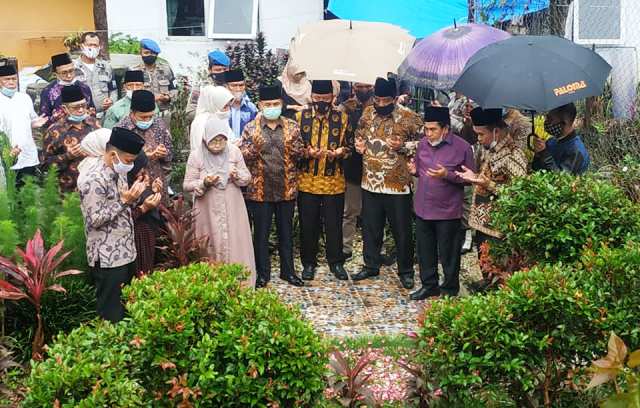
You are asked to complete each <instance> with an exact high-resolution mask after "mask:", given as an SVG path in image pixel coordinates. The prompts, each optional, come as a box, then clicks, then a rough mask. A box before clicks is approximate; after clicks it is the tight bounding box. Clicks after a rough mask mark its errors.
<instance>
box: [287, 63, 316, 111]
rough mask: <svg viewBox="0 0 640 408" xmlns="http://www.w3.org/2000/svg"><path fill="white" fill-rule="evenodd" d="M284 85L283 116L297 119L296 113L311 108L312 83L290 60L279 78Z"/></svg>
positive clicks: (302, 70)
mask: <svg viewBox="0 0 640 408" xmlns="http://www.w3.org/2000/svg"><path fill="white" fill-rule="evenodd" d="M279 79H280V82H281V83H282V99H283V101H284V109H283V112H282V116H284V117H286V118H289V119H295V116H296V113H297V112H300V111H303V110H305V109H307V108H308V107H309V106H311V82H310V81H309V80H308V79H307V75H306V72H305V71H304V69H302V68H301V67H300V66H298V65H296V64H295V63H294V62H293V61H292V60H289V62H288V63H287V66H286V67H285V68H284V71H283V72H282V76H281V77H280V78H279Z"/></svg>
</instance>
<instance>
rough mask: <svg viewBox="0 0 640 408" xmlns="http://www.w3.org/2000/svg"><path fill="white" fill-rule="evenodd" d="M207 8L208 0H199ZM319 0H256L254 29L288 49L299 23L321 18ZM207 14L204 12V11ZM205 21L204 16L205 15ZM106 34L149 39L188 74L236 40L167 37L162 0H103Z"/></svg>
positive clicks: (274, 45) (180, 71)
mask: <svg viewBox="0 0 640 408" xmlns="http://www.w3.org/2000/svg"><path fill="white" fill-rule="evenodd" d="M202 1H204V2H205V3H206V5H207V9H208V5H209V0H202ZM323 7H324V3H323V1H322V0H259V12H258V31H262V32H263V33H264V34H265V37H266V39H267V44H268V46H269V48H272V49H276V48H284V49H287V48H289V42H290V40H291V38H292V37H293V36H294V35H295V33H296V31H297V29H298V27H299V26H301V25H304V24H305V23H309V22H313V21H318V20H322V19H323V16H324V14H323V13H324V10H323ZM207 14H208V13H207ZM205 19H207V20H208V15H206V16H205ZM107 20H108V23H109V33H110V34H113V33H118V32H120V33H123V34H129V35H131V36H133V37H137V38H152V39H153V40H155V41H157V42H158V44H159V45H160V49H161V50H162V53H161V54H160V56H161V57H162V58H164V59H166V60H167V61H169V63H170V64H171V65H172V67H173V69H174V71H175V72H176V73H177V74H185V75H189V74H192V73H193V72H197V71H200V70H202V69H203V68H204V67H206V56H207V54H208V53H209V51H211V50H213V49H216V48H220V49H222V50H224V49H225V48H226V47H227V45H228V44H230V43H234V42H236V40H232V41H224V40H212V39H210V38H207V37H170V36H169V35H168V31H167V10H166V1H165V0H107Z"/></svg>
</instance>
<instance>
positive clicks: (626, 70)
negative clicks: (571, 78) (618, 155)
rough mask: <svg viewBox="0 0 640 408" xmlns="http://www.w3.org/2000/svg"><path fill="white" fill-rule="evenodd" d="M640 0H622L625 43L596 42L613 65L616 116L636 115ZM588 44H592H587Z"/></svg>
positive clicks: (639, 75)
mask: <svg viewBox="0 0 640 408" xmlns="http://www.w3.org/2000/svg"><path fill="white" fill-rule="evenodd" d="M579 1H580V0H575V1H574V3H572V4H571V6H569V14H568V17H567V23H566V27H565V28H566V34H565V37H566V38H567V39H569V40H573V39H574V31H573V29H574V24H573V22H574V21H573V20H574V15H575V18H577V13H574V5H575V4H576V3H578V2H579ZM639 26H640V2H638V1H637V0H623V1H622V21H621V27H622V32H623V34H622V38H623V42H622V44H616V45H607V44H598V45H595V51H596V52H597V53H598V54H599V55H600V56H602V58H604V59H605V60H606V61H607V62H608V63H609V65H611V67H612V69H611V92H612V96H613V114H614V116H615V117H616V118H627V119H628V118H631V117H632V116H634V115H637V114H638V112H636V111H635V100H636V98H637V86H638V83H639V81H640V65H639V63H638V50H639V49H640V31H638V29H637V28H638V27H639ZM585 46H589V45H588V44H585Z"/></svg>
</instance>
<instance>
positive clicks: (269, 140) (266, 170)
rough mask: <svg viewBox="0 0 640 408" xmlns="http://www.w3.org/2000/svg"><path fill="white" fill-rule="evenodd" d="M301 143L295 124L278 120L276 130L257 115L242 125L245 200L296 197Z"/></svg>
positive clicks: (259, 200) (280, 199) (288, 199)
mask: <svg viewBox="0 0 640 408" xmlns="http://www.w3.org/2000/svg"><path fill="white" fill-rule="evenodd" d="M303 149H304V143H303V141H302V138H301V137H300V128H299V127H298V124H297V123H296V122H294V121H293V120H291V119H287V118H284V117H281V118H280V119H279V120H278V126H277V127H276V129H275V130H274V129H271V128H270V127H268V126H267V121H266V120H264V119H263V118H262V114H258V116H257V117H256V119H255V120H254V121H253V122H250V123H248V124H247V126H245V128H244V131H243V133H242V143H241V146H240V150H241V151H242V155H243V156H244V161H245V162H246V164H247V167H248V168H249V171H250V172H251V176H252V178H251V183H250V184H249V186H248V187H247V193H246V198H247V200H250V201H257V202H279V201H290V200H295V199H296V197H297V195H298V161H299V160H300V158H301V157H302V153H303Z"/></svg>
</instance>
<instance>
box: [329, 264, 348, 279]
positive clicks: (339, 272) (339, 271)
mask: <svg viewBox="0 0 640 408" xmlns="http://www.w3.org/2000/svg"><path fill="white" fill-rule="evenodd" d="M329 270H330V271H331V273H332V274H333V275H334V276H335V277H336V278H337V279H338V280H348V279H349V275H348V274H347V271H345V270H344V266H343V265H342V264H335V265H331V266H329Z"/></svg>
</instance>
